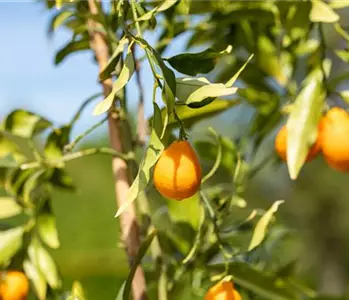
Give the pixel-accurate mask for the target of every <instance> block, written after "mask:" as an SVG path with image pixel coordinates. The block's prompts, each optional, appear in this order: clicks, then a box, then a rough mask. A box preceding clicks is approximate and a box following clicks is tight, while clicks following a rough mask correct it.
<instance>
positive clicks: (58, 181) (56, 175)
mask: <svg viewBox="0 0 349 300" xmlns="http://www.w3.org/2000/svg"><path fill="white" fill-rule="evenodd" d="M50 183H52V184H53V185H54V186H55V187H59V188H62V189H66V190H69V191H74V190H75V189H76V186H75V184H74V181H73V178H72V177H71V176H70V175H69V174H68V173H67V172H66V171H65V170H64V169H60V168H54V169H52V175H51V177H50Z"/></svg>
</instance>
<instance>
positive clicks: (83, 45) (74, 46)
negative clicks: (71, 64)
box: [55, 38, 90, 65]
mask: <svg viewBox="0 0 349 300" xmlns="http://www.w3.org/2000/svg"><path fill="white" fill-rule="evenodd" d="M88 49H90V41H89V40H88V39H86V38H84V39H81V40H78V41H71V42H69V43H68V44H66V45H65V46H64V47H63V48H61V49H60V50H59V51H58V52H57V53H56V56H55V65H59V64H60V63H61V62H62V61H63V60H64V59H66V58H67V57H68V55H70V54H72V53H74V52H77V51H83V50H88Z"/></svg>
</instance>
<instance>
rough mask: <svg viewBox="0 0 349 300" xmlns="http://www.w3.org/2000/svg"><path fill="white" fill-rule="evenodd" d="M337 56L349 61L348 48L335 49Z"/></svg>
mask: <svg viewBox="0 0 349 300" xmlns="http://www.w3.org/2000/svg"><path fill="white" fill-rule="evenodd" d="M334 52H335V53H336V54H337V56H338V57H339V58H340V59H341V60H343V61H344V62H346V63H349V51H348V50H335V51H334Z"/></svg>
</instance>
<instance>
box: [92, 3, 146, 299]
mask: <svg viewBox="0 0 349 300" xmlns="http://www.w3.org/2000/svg"><path fill="white" fill-rule="evenodd" d="M88 4H89V8H90V11H91V13H92V14H98V7H97V3H96V1H95V0H88ZM89 26H90V28H92V29H93V28H96V27H98V23H96V22H95V21H94V20H92V19H90V20H89ZM90 36H91V41H90V44H91V48H92V49H93V50H94V52H95V55H96V59H97V62H98V65H99V68H100V70H102V69H103V68H104V66H105V65H106V64H107V62H108V59H109V48H108V45H107V43H106V41H105V38H104V36H103V35H102V34H101V32H99V31H92V32H91V33H90ZM112 85H113V82H112V79H111V78H108V79H107V80H105V81H103V82H102V86H103V93H104V96H105V97H106V96H108V95H109V93H110V92H111V89H112ZM108 127H109V139H110V144H111V147H112V148H113V149H115V150H116V151H120V152H125V151H126V149H124V143H123V142H122V141H123V138H122V121H121V120H120V119H119V118H118V116H117V114H116V113H115V112H112V111H110V112H109V113H108ZM126 138H130V137H126ZM112 168H113V174H114V179H115V196H116V199H117V203H118V206H121V205H122V204H123V203H125V202H127V191H128V189H129V187H130V182H129V170H128V165H127V163H126V162H125V161H124V160H122V159H120V158H118V157H114V158H113V161H112ZM120 223H121V224H120V227H121V234H122V239H123V242H124V244H125V247H126V252H127V255H128V259H129V263H130V264H132V262H133V260H134V258H135V256H136V255H137V252H138V250H139V247H140V237H139V227H138V224H137V219H136V212H135V206H134V204H132V203H131V204H130V205H129V207H128V209H127V211H125V212H123V213H122V215H121V216H120ZM132 294H133V299H134V300H144V299H147V297H146V283H145V277H144V272H143V269H142V267H141V266H139V267H138V268H137V271H136V273H135V276H134V278H133V282H132Z"/></svg>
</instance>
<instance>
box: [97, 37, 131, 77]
mask: <svg viewBox="0 0 349 300" xmlns="http://www.w3.org/2000/svg"><path fill="white" fill-rule="evenodd" d="M127 43H128V39H126V38H123V39H121V40H120V42H119V44H118V46H117V47H116V49H115V51H114V53H113V55H112V56H111V57H110V58H109V60H108V63H107V64H106V66H105V67H104V68H103V70H102V71H101V72H100V73H99V80H100V81H103V80H106V79H107V78H109V77H110V76H111V73H112V72H113V71H115V67H116V65H117V64H118V62H119V60H120V57H121V55H122V53H123V51H124V49H125V46H126V45H127Z"/></svg>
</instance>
